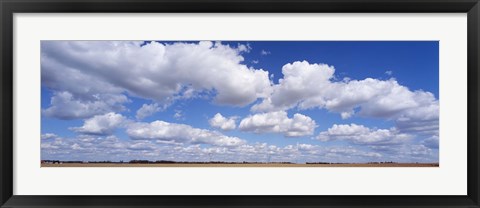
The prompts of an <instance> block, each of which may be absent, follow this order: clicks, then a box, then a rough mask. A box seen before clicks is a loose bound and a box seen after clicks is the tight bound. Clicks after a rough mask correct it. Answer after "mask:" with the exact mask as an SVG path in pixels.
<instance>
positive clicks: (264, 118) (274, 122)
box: [239, 111, 317, 137]
mask: <svg viewBox="0 0 480 208" xmlns="http://www.w3.org/2000/svg"><path fill="white" fill-rule="evenodd" d="M316 126H317V125H316V124H315V121H314V120H313V119H311V118H310V117H308V116H305V115H302V114H299V113H296V114H294V115H293V118H288V115H287V112H285V111H276V112H269V113H259V114H254V115H250V116H248V117H246V118H244V119H242V121H241V122H240V125H239V129H240V130H242V131H249V132H255V133H282V134H283V135H284V136H287V137H300V136H307V135H312V134H313V131H314V130H315V128H316Z"/></svg>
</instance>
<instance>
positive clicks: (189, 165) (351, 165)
mask: <svg viewBox="0 0 480 208" xmlns="http://www.w3.org/2000/svg"><path fill="white" fill-rule="evenodd" d="M41 167H132V168H134V167H152V168H160V167H199V168H203V167H219V168H224V167H232V168H248V167H251V168H259V167H268V168H270V167H279V168H281V167H373V168H375V167H439V164H438V163H378V164H370V163H346V164H280V163H258V164H252V163H246V164H243V163H234V164H232V163H217V164H215V163H208V164H198V163H173V164H164V163H151V164H129V163H63V164H42V165H41Z"/></svg>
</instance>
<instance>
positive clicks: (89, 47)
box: [41, 41, 270, 119]
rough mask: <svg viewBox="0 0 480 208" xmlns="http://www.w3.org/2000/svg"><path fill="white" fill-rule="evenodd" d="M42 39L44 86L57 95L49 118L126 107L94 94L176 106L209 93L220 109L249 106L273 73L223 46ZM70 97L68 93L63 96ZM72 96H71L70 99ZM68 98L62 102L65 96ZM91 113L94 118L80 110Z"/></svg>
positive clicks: (265, 90) (262, 94)
mask: <svg viewBox="0 0 480 208" xmlns="http://www.w3.org/2000/svg"><path fill="white" fill-rule="evenodd" d="M142 44H143V42H138V41H133V42H130V41H42V43H41V68H42V70H41V71H42V85H43V86H45V87H48V88H49V89H51V90H53V91H54V92H56V93H58V96H57V97H54V98H52V102H51V106H50V107H49V108H48V109H46V110H45V113H46V115H49V116H53V117H58V118H63V119H73V118H86V117H89V116H91V115H97V114H101V113H105V112H108V110H109V109H112V108H114V107H118V106H120V107H121V106H122V104H123V103H125V102H126V99H123V100H118V99H116V100H115V102H105V103H102V102H100V101H101V100H103V99H102V98H100V99H96V98H95V96H99V95H104V94H108V95H110V96H117V97H118V96H123V94H128V95H129V96H134V97H139V98H144V99H149V100H152V101H155V102H158V103H161V104H167V105H168V104H171V103H172V102H174V101H175V100H177V99H186V98H190V97H192V96H193V95H194V94H195V93H202V92H209V93H211V94H212V95H213V96H214V98H213V100H214V102H215V103H217V104H219V105H231V106H245V105H247V104H250V103H252V102H254V101H255V100H257V99H258V98H262V97H265V96H266V95H268V94H269V89H270V80H269V78H268V72H267V71H264V70H261V69H254V68H248V67H247V66H246V65H243V64H241V62H243V61H244V58H243V57H242V55H241V53H242V52H245V51H246V50H247V49H248V47H247V46H243V45H242V46H238V47H239V48H234V47H231V46H229V45H223V44H221V43H219V42H217V43H212V42H199V43H181V42H176V43H172V44H162V43H158V42H151V43H146V44H145V45H142ZM62 93H68V94H62ZM67 95H68V96H67ZM58 97H60V98H63V100H60V101H61V102H59V101H58V100H59V99H60V98H58ZM79 105H82V106H81V109H93V110H89V111H88V112H91V113H89V115H85V113H84V112H83V111H82V112H83V114H82V112H74V113H70V111H78V110H77V109H78V108H77V106H79Z"/></svg>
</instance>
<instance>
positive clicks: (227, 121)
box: [208, 113, 237, 131]
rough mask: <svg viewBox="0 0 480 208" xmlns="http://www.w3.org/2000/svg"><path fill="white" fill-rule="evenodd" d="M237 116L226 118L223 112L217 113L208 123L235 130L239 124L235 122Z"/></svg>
mask: <svg viewBox="0 0 480 208" xmlns="http://www.w3.org/2000/svg"><path fill="white" fill-rule="evenodd" d="M235 118H236V117H230V118H226V117H224V116H222V114H220V113H217V114H215V116H213V118H211V119H210V120H208V123H209V124H210V126H212V127H215V128H219V129H222V130H225V131H228V130H233V129H235V128H236V127H237V124H236V123H235Z"/></svg>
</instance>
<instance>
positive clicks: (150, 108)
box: [135, 103, 161, 120]
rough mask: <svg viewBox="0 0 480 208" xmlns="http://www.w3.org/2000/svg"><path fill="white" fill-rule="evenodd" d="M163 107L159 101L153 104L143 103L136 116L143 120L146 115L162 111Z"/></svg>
mask: <svg viewBox="0 0 480 208" xmlns="http://www.w3.org/2000/svg"><path fill="white" fill-rule="evenodd" d="M160 110H161V108H160V106H159V105H158V104H157V103H153V104H143V105H142V107H141V108H140V109H138V110H137V114H136V116H135V117H136V118H137V119H138V120H142V119H144V118H146V117H149V116H151V115H153V114H154V113H156V112H158V111H160Z"/></svg>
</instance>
